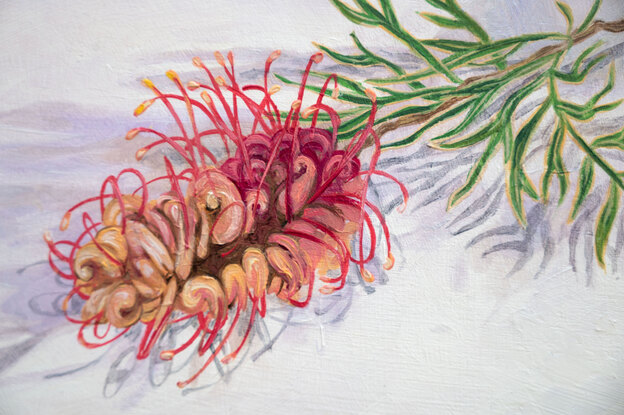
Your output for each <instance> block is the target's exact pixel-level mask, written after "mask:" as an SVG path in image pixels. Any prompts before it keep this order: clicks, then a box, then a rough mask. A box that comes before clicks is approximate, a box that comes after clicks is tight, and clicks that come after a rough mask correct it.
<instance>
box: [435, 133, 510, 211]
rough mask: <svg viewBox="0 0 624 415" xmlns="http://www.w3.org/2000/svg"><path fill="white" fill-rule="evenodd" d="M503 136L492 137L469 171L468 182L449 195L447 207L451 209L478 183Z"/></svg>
mask: <svg viewBox="0 0 624 415" xmlns="http://www.w3.org/2000/svg"><path fill="white" fill-rule="evenodd" d="M501 136H502V135H501V134H497V135H496V136H494V137H492V139H491V140H490V141H489V142H488V145H487V146H486V147H485V150H484V151H483V153H482V154H481V157H479V160H478V161H477V162H476V163H475V164H474V165H473V166H472V168H471V169H470V171H469V172H468V177H467V178H466V183H464V185H463V186H462V187H460V188H459V189H457V190H456V191H455V192H453V194H452V195H451V196H450V197H449V200H448V206H447V209H451V208H452V207H453V206H455V205H457V203H459V202H460V201H461V200H463V199H464V198H465V197H466V196H468V194H469V193H470V192H471V191H472V189H473V188H474V186H475V184H477V183H478V182H479V181H480V180H481V174H482V173H483V170H484V169H485V167H486V166H487V163H488V161H489V160H490V159H491V158H492V156H493V155H494V154H496V148H497V147H498V144H499V143H500V141H501Z"/></svg>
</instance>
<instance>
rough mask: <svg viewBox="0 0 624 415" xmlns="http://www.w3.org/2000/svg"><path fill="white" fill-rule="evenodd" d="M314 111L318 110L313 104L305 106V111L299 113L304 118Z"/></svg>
mask: <svg viewBox="0 0 624 415" xmlns="http://www.w3.org/2000/svg"><path fill="white" fill-rule="evenodd" d="M316 111H318V108H314V106H310V107H308V108H306V109H305V111H303V112H302V113H301V117H303V119H306V118H308V117H309V116H310V115H311V114H313V113H315V112H316Z"/></svg>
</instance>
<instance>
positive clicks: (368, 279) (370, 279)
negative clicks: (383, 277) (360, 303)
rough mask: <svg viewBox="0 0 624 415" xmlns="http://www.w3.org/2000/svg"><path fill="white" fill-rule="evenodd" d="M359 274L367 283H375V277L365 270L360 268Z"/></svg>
mask: <svg viewBox="0 0 624 415" xmlns="http://www.w3.org/2000/svg"><path fill="white" fill-rule="evenodd" d="M360 274H362V279H364V281H366V282H368V283H371V282H373V281H375V276H374V275H373V274H372V273H371V272H370V271H369V270H367V269H366V268H362V269H361V270H360Z"/></svg>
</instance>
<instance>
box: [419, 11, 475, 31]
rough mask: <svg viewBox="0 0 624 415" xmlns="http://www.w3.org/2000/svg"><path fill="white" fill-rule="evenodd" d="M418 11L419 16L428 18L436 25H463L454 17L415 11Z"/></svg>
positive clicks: (455, 27)
mask: <svg viewBox="0 0 624 415" xmlns="http://www.w3.org/2000/svg"><path fill="white" fill-rule="evenodd" d="M416 13H418V14H419V15H420V16H421V17H424V18H425V19H427V20H429V21H430V22H432V23H435V24H436V25H438V26H440V27H446V28H449V29H463V28H464V25H463V23H462V22H458V21H457V20H455V19H449V18H448V17H443V16H440V15H437V14H433V13H423V12H416Z"/></svg>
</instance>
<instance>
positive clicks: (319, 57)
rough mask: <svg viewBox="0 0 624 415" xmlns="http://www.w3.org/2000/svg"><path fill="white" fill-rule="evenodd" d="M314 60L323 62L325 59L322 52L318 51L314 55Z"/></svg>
mask: <svg viewBox="0 0 624 415" xmlns="http://www.w3.org/2000/svg"><path fill="white" fill-rule="evenodd" d="M312 61H313V62H314V63H321V62H322V61H323V54H322V53H321V52H317V53H315V54H314V55H312Z"/></svg>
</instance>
